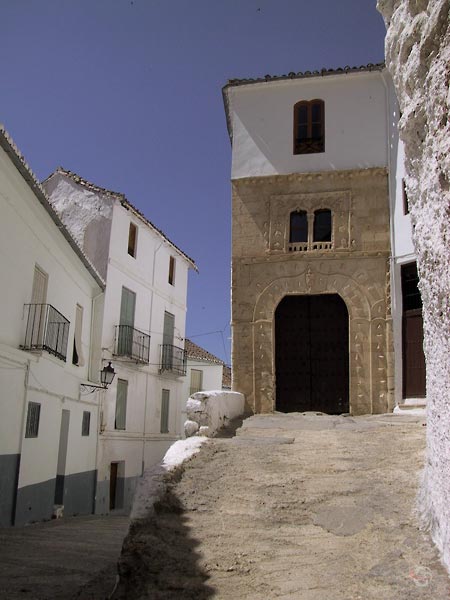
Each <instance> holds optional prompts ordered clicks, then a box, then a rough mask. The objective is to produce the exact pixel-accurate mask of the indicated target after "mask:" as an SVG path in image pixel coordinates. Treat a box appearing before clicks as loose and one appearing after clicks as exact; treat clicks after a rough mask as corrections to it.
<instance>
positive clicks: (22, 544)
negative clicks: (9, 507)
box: [0, 515, 129, 600]
mask: <svg viewBox="0 0 450 600" xmlns="http://www.w3.org/2000/svg"><path fill="white" fill-rule="evenodd" d="M128 525H129V519H128V517H125V516H116V515H114V516H94V515H91V516H86V517H72V518H67V519H58V520H55V521H48V522H45V523H35V524H33V525H28V526H26V527H11V528H8V529H0V598H1V599H2V600H3V599H5V600H16V599H19V598H20V599H21V600H25V599H28V600H63V599H64V600H68V599H69V598H72V597H78V594H79V588H81V587H82V586H85V585H86V584H88V582H90V581H91V580H92V579H93V578H96V577H100V578H101V580H102V587H103V589H104V593H102V594H99V595H97V599H98V600H101V599H102V598H106V597H108V596H109V595H110V594H111V592H112V590H113V587H114V585H115V579H116V572H117V569H116V564H117V559H118V556H119V554H120V549H121V546H122V541H123V538H124V537H125V535H126V533H127V530H128Z"/></svg>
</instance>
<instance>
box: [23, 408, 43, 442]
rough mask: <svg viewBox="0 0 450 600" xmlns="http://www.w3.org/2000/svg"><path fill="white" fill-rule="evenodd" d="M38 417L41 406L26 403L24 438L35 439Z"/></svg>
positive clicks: (37, 431)
mask: <svg viewBox="0 0 450 600" xmlns="http://www.w3.org/2000/svg"><path fill="white" fill-rule="evenodd" d="M40 415H41V405H40V404H39V403H38V402H28V412H27V425H26V428H25V437H26V438H37V436H38V433H39V419H40Z"/></svg>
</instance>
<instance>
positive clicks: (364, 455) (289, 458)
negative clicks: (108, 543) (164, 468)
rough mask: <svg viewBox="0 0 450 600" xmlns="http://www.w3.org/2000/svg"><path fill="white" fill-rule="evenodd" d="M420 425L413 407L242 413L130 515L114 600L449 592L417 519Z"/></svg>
mask: <svg viewBox="0 0 450 600" xmlns="http://www.w3.org/2000/svg"><path fill="white" fill-rule="evenodd" d="M424 433H425V427H424V421H423V420H422V419H421V417H415V416H409V415H408V416H399V415H392V414H390V415H378V416H367V417H344V416H327V415H321V414H314V413H306V414H303V415H301V414H276V415H260V416H254V417H251V418H250V419H247V420H246V421H244V423H243V426H242V428H241V429H239V430H238V432H237V436H236V437H234V438H230V439H218V438H217V439H213V440H210V441H209V442H208V443H207V444H205V445H204V446H203V447H202V449H201V450H200V452H199V453H198V454H197V455H196V456H194V457H193V458H192V459H191V460H190V461H188V462H187V463H185V465H184V469H183V471H184V472H182V473H181V474H180V472H179V471H178V472H175V473H174V474H173V475H172V477H171V480H170V481H169V483H168V487H167V492H166V495H165V496H164V498H163V500H162V501H161V502H159V504H158V505H157V506H156V507H155V508H156V510H155V514H154V515H149V517H148V519H145V520H143V521H136V522H135V523H134V525H133V526H132V528H131V534H130V536H129V537H128V538H127V540H126V541H125V546H124V551H123V554H122V558H121V563H120V572H121V583H120V585H119V586H118V588H117V590H116V593H115V594H114V596H113V598H114V599H115V600H119V599H125V598H127V599H128V600H132V599H135V598H136V599H137V598H139V599H143V598H151V599H166V600H168V599H173V600H175V599H177V600H184V599H188V598H196V599H206V598H215V599H223V600H225V599H231V598H234V599H248V600H262V599H265V600H271V599H272V598H280V599H286V600H287V599H296V600H330V599H331V598H332V599H333V600H352V599H354V600H356V599H358V600H375V599H376V600H394V599H395V600H416V599H417V600H419V599H424V600H425V599H427V600H429V599H430V598H433V600H440V599H442V600H444V599H448V598H450V585H449V584H450V581H449V579H448V576H447V574H446V572H445V570H444V569H443V567H442V566H441V564H440V562H439V558H438V556H437V552H436V550H435V548H434V546H433V545H432V543H431V541H430V539H429V537H428V536H427V534H426V533H423V532H422V531H420V530H419V528H418V521H417V519H416V517H415V514H414V507H415V503H416V495H417V490H418V483H419V477H420V469H421V467H422V466H423V451H424V445H425V435H424Z"/></svg>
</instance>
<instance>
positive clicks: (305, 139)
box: [294, 100, 325, 154]
mask: <svg viewBox="0 0 450 600" xmlns="http://www.w3.org/2000/svg"><path fill="white" fill-rule="evenodd" d="M315 152H325V104H324V101H323V100H310V101H306V100H302V101H300V102H297V104H296V105H295V106H294V154H313V153H315Z"/></svg>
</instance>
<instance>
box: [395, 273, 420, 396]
mask: <svg viewBox="0 0 450 600" xmlns="http://www.w3.org/2000/svg"><path fill="white" fill-rule="evenodd" d="M401 274H402V300H403V336H402V347H403V348H402V350H403V398H424V397H425V393H426V377H425V355H424V352H423V321H422V298H421V296H420V291H419V288H418V282H419V277H418V274H417V266H416V263H411V264H408V265H403V266H402V270H401Z"/></svg>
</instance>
